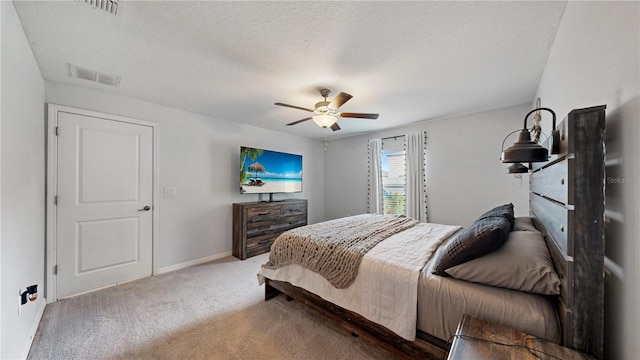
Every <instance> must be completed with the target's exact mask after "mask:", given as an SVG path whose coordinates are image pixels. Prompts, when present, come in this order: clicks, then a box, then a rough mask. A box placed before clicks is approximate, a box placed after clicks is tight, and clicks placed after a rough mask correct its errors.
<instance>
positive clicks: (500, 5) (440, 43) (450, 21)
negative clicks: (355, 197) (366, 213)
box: [14, 0, 566, 139]
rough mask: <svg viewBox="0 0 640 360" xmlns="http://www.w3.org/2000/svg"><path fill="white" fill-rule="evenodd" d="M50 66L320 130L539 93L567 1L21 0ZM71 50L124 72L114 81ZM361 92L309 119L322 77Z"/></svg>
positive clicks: (464, 109)
mask: <svg viewBox="0 0 640 360" xmlns="http://www.w3.org/2000/svg"><path fill="white" fill-rule="evenodd" d="M14 3H15V5H16V9H17V11H18V14H19V16H20V18H21V21H22V24H23V26H24V29H25V32H26V34H27V37H28V39H29V41H30V43H31V46H32V48H33V52H34V54H35V57H36V59H37V61H38V64H39V66H40V68H41V71H42V74H43V76H44V77H45V78H46V79H47V80H51V81H56V82H61V83H68V84H75V85H79V86H86V87H91V88H98V89H102V90H104V91H108V92H113V93H117V94H121V95H126V96H131V97H134V98H138V99H142V100H146V101H150V102H154V103H158V104H163V105H168V106H172V107H176V108H181V109H184V110H188V111H192V112H196V113H201V114H206V115H210V116H212V117H215V118H220V119H225V120H229V121H236V122H244V123H248V124H252V125H255V126H259V127H263V128H268V129H274V130H278V131H283V132H288V133H292V134H296V135H301V136H306V137H310V138H315V139H322V138H324V137H328V138H329V139H331V138H335V137H342V136H347V135H353V134H356V133H362V132H367V131H376V130H381V129H385V128H390V127H396V126H400V125H404V124H409V123H413V122H418V121H423V120H429V119H434V118H441V117H446V116H452V115H458V114H464V113H472V112H477V111H482V110H489V109H495V108H500V107H505V106H511V105H516V104H522V103H526V102H530V101H532V100H533V96H534V92H535V89H536V87H537V85H538V81H539V79H540V77H541V75H542V71H543V69H544V66H545V63H546V60H547V57H548V54H549V50H550V48H551V44H552V42H553V39H554V36H555V33H556V31H557V28H558V25H559V22H560V19H561V17H562V13H563V11H564V7H565V5H566V3H565V2H557V1H551V2H540V1H532V2H521V1H516V2H503V1H498V2H476V1H472V2H282V1H279V2H269V1H260V2H245V1H242V2H235V1H231V2H169V1H164V2H155V1H127V0H120V3H119V7H118V14H117V15H115V16H114V15H110V14H107V13H105V12H102V11H99V10H97V9H94V8H92V7H91V6H90V5H88V4H85V3H84V2H81V1H62V2H61V1H54V2H31V1H15V2H14ZM69 64H72V65H77V66H80V67H85V68H89V69H92V70H96V71H99V72H103V73H107V74H117V75H121V76H122V83H121V85H120V87H117V88H115V87H111V86H107V85H103V84H99V83H93V82H90V81H87V80H83V79H77V78H72V77H71V76H70V69H69ZM323 87H327V88H329V89H330V90H332V95H330V96H329V99H332V98H333V96H334V95H335V94H337V93H338V92H340V91H343V92H347V93H350V94H352V95H353V99H351V100H350V101H349V102H348V103H346V104H345V105H344V106H343V107H342V108H340V110H341V111H347V112H375V113H380V117H379V119H378V120H366V119H340V120H339V124H340V126H341V127H342V130H341V131H337V132H332V131H331V130H330V129H321V128H319V127H318V126H317V125H316V124H315V123H313V122H312V121H307V122H305V123H302V124H299V125H296V126H285V124H287V123H289V122H292V121H295V120H298V119H302V118H304V117H306V116H308V114H309V113H306V112H304V111H300V110H296V109H289V108H282V107H277V106H274V105H273V103H274V102H284V103H288V104H293V105H297V106H302V107H307V108H313V105H314V104H315V103H316V102H318V101H321V100H322V97H321V96H320V94H319V92H318V90H319V89H320V88H323Z"/></svg>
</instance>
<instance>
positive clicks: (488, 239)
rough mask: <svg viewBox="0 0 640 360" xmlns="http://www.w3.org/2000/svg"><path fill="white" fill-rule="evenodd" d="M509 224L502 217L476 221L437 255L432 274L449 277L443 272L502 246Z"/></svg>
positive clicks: (507, 233) (507, 234)
mask: <svg viewBox="0 0 640 360" xmlns="http://www.w3.org/2000/svg"><path fill="white" fill-rule="evenodd" d="M510 229H511V224H510V223H509V220H507V219H505V218H503V217H497V216H492V217H488V218H486V219H480V220H476V222H474V223H473V224H472V225H471V226H470V227H468V228H467V229H465V230H464V231H462V232H461V233H460V234H458V235H457V236H456V237H455V238H454V239H453V240H452V241H450V242H449V243H448V244H447V247H446V248H445V250H444V251H442V252H440V253H439V254H438V258H437V259H436V261H435V266H434V268H433V273H434V274H436V275H440V276H449V275H448V274H447V273H446V272H445V270H447V269H448V268H450V267H453V266H456V265H459V264H462V263H464V262H467V261H469V260H473V259H475V258H477V257H479V256H482V255H484V254H486V253H488V252H491V251H493V250H495V249H497V248H498V247H500V245H502V244H503V243H504V242H505V241H506V240H507V237H508V236H509V231H510Z"/></svg>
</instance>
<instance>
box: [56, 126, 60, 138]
mask: <svg viewBox="0 0 640 360" xmlns="http://www.w3.org/2000/svg"><path fill="white" fill-rule="evenodd" d="M58 135H60V134H59V133H58V127H57V126H56V136H58Z"/></svg>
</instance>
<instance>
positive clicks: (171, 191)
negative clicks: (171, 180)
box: [164, 186, 176, 196]
mask: <svg viewBox="0 0 640 360" xmlns="http://www.w3.org/2000/svg"><path fill="white" fill-rule="evenodd" d="M164 196H176V188H175V187H173V186H171V187H165V188H164Z"/></svg>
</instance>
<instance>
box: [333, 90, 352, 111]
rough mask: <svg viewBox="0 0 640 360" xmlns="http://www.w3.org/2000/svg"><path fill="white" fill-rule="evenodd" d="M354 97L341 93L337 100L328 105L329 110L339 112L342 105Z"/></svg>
mask: <svg viewBox="0 0 640 360" xmlns="http://www.w3.org/2000/svg"><path fill="white" fill-rule="evenodd" d="M352 97H353V96H351V95H349V94H347V93H343V92H341V93H340V94H338V95H337V96H336V97H335V99H333V101H331V102H330V103H329V105H328V107H329V109H333V110H338V108H339V107H340V106H342V105H344V103H346V102H347V101H349V99H351V98H352Z"/></svg>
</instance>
